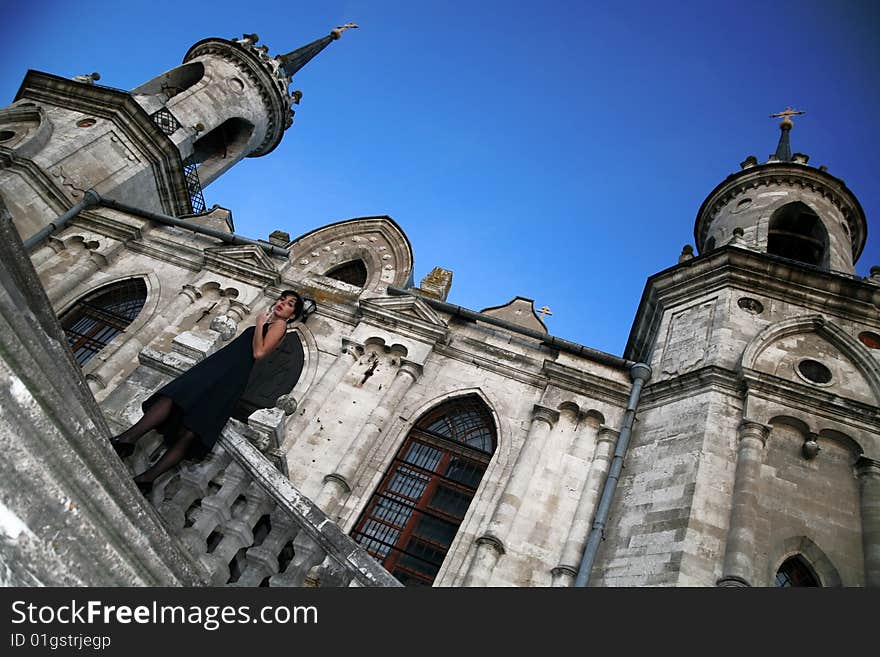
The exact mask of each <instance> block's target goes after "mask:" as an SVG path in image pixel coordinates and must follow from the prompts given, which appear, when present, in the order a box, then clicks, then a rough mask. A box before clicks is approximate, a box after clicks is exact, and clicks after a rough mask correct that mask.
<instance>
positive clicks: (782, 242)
mask: <svg viewBox="0 0 880 657" xmlns="http://www.w3.org/2000/svg"><path fill="white" fill-rule="evenodd" d="M767 253H772V254H773V255H778V256H782V257H783V258H788V259H789V260H797V261H799V262H804V263H806V264H808V265H815V266H817V267H823V266H827V262H826V259H827V254H828V231H827V230H825V225H824V224H823V223H822V220H821V219H819V216H818V215H817V214H816V213H815V212H813V210H812V209H810V207H809V206H808V205H806V204H805V203H801V202H800V201H796V202H795V203H789V204H788V205H784V206H782V207H781V208H779V209H778V210H777V211H776V212H774V213H773V216H772V217H771V218H770V233H769V235H768V236H767Z"/></svg>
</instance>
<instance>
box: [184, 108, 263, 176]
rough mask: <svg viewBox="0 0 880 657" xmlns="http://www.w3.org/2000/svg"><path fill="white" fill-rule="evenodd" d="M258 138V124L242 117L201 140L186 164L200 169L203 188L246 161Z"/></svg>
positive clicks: (229, 121)
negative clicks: (254, 138)
mask: <svg viewBox="0 0 880 657" xmlns="http://www.w3.org/2000/svg"><path fill="white" fill-rule="evenodd" d="M253 134H254V124H253V123H251V122H250V121H245V120H244V119H240V118H238V117H233V118H230V119H226V120H225V121H224V122H223V123H221V124H220V125H218V126H217V127H215V128H214V129H212V130H210V131H209V132H207V133H206V134H204V135H202V136H201V137H199V138H198V139H197V140H196V142H195V143H194V144H193V152H192V155H190V156H189V157H188V158H187V160H186V164H195V165H197V166H198V173H199V181H200V182H201V184H202V186H203V187H206V186H207V185H209V184H210V183H211V182H213V181H214V180H216V179H217V177H218V176H220V174H222V173H223V172H224V171H226V170H227V169H228V168H230V167H231V166H232V165H234V164H235V163H236V162H238V161H239V160H240V159H241V158H243V157H245V156H246V155H247V154H248V153H247V146H248V143H249V142H250V140H251V137H252V136H253Z"/></svg>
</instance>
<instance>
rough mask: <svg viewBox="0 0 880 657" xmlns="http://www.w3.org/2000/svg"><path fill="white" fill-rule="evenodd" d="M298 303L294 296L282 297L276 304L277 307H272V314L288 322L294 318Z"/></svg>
mask: <svg viewBox="0 0 880 657" xmlns="http://www.w3.org/2000/svg"><path fill="white" fill-rule="evenodd" d="M296 302H297V297H295V296H293V295H288V296H286V297H281V298H280V299H278V301H276V302H275V305H274V306H272V312H274V313H275V316H276V317H279V318H281V319H283V320H284V321H287V320H288V319H290V318H291V317H293V313H294V312H295V311H296Z"/></svg>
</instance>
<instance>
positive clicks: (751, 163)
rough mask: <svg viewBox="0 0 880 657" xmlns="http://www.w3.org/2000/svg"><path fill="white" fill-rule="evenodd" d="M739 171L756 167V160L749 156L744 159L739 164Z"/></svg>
mask: <svg viewBox="0 0 880 657" xmlns="http://www.w3.org/2000/svg"><path fill="white" fill-rule="evenodd" d="M739 166H740V168H741V169H748V168H749V167H755V166H758V158H756V157H755V156H754V155H749V156H748V157H747V158H746V159H744V160H743V161H742V162H740V163H739Z"/></svg>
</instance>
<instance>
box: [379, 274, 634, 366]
mask: <svg viewBox="0 0 880 657" xmlns="http://www.w3.org/2000/svg"><path fill="white" fill-rule="evenodd" d="M388 294H393V295H395V296H411V297H415V298H417V299H421V300H422V301H424V302H425V303H426V304H428V305H429V306H431V307H432V308H436V309H437V310H440V311H442V312H444V313H449V314H450V315H454V316H456V317H462V318H464V319H468V320H471V321H475V322H483V323H485V324H492V325H493V326H498V327H501V328H503V329H506V330H508V331H511V332H512V333H519V334H520V335H526V336H528V337H530V338H535V339H536V340H540V341H541V342H543V343H544V344H547V345H549V346H551V347H554V348H556V349H559V350H560V351H566V352H568V353H572V354H575V355H577V356H583V357H584V358H589V359H590V360H593V361H596V362H598V363H602V364H603V365H610V366H611V367H617V368H619V369H630V368H632V367H634V366H635V365H636V363H635V362H634V361H631V360H627V359H625V358H621V357H620V356H615V355H613V354H609V353H607V352H605V351H599V350H598V349H592V348H590V347H585V346H584V345H582V344H578V343H577V342H572V341H570V340H563V339H562V338H557V337H555V336H552V335H549V334H547V333H541V332H540V331H534V330H532V329H530V328H526V327H525V326H520V325H519V324H513V323H512V322H508V321H506V320H503V319H498V318H497V317H492V316H491V315H484V314H483V313H478V312H475V311H473V310H468V309H467V308H462V307H461V306H456V305H454V304H451V303H446V302H445V301H440V300H439V299H434V298H432V297H427V296H422V295H421V294H415V293H414V292H410V291H409V290H404V289H401V288H398V287H393V286H391V285H389V286H388Z"/></svg>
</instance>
